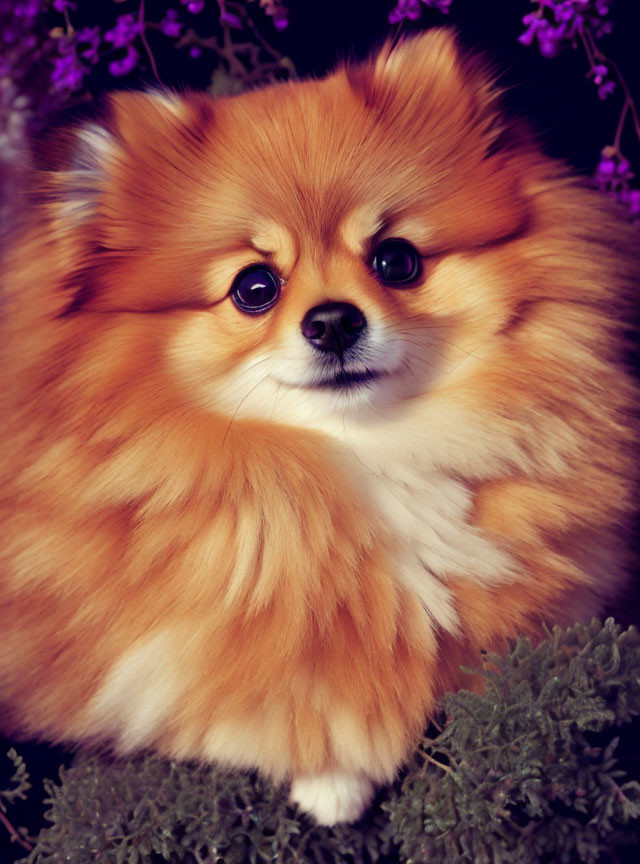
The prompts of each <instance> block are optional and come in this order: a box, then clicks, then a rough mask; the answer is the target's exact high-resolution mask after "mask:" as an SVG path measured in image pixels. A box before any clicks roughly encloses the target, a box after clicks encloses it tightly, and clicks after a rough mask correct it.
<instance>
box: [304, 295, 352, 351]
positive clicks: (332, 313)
mask: <svg viewBox="0 0 640 864" xmlns="http://www.w3.org/2000/svg"><path fill="white" fill-rule="evenodd" d="M366 327H367V319H366V318H365V317H364V314H363V313H362V312H361V311H360V309H358V307H357V306H354V305H353V304H352V303H336V302H332V303H322V304H321V305H320V306H314V307H313V309H309V311H308V312H307V314H306V315H305V316H304V318H303V319H302V324H301V325H300V329H301V330H302V335H303V336H304V337H305V339H308V340H309V342H311V344H312V345H313V346H314V347H315V348H317V349H318V351H333V352H334V353H335V354H337V355H338V357H339V358H340V359H341V360H342V355H343V354H344V352H345V351H346V350H347V348H351V346H352V345H353V344H354V343H355V342H357V341H358V339H359V338H360V337H361V336H362V334H363V333H364V331H365V329H366Z"/></svg>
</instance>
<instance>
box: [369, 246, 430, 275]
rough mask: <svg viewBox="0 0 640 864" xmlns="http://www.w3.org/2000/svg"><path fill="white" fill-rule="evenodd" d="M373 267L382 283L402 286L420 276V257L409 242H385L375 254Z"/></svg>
mask: <svg viewBox="0 0 640 864" xmlns="http://www.w3.org/2000/svg"><path fill="white" fill-rule="evenodd" d="M371 266H372V267H373V269H374V270H375V272H376V274H377V276H378V278H379V279H380V281H381V282H384V283H385V284H387V285H397V286H401V285H405V284H407V283H409V282H415V280H416V279H417V278H418V276H419V275H420V255H419V253H418V250H417V249H415V248H414V247H413V246H412V245H411V243H409V242H408V241H407V240H400V239H397V240H396V239H389V240H383V241H382V243H380V245H379V246H378V247H377V248H376V250H375V252H374V253H373V261H372V262H371Z"/></svg>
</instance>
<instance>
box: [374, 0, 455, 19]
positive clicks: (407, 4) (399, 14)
mask: <svg viewBox="0 0 640 864" xmlns="http://www.w3.org/2000/svg"><path fill="white" fill-rule="evenodd" d="M421 2H422V4H423V5H425V6H430V7H431V8H432V9H437V10H438V12H442V13H443V14H444V15H447V14H448V13H449V7H450V6H451V2H452V0H398V2H397V3H396V5H395V6H394V8H393V9H392V10H391V12H389V22H390V23H391V24H397V23H398V21H402V20H403V19H404V18H408V19H409V20H410V21H417V20H418V18H419V17H420V14H421V13H422V6H421V5H420V3H421Z"/></svg>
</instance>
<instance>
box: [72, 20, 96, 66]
mask: <svg viewBox="0 0 640 864" xmlns="http://www.w3.org/2000/svg"><path fill="white" fill-rule="evenodd" d="M76 38H77V41H78V45H85V46H86V47H85V48H82V49H81V50H79V51H78V53H79V55H80V56H81V57H82V58H83V60H88V61H89V62H90V63H97V62H98V48H99V47H100V28H99V27H83V29H82V30H78V32H77V33H76Z"/></svg>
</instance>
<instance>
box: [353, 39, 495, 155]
mask: <svg viewBox="0 0 640 864" xmlns="http://www.w3.org/2000/svg"><path fill="white" fill-rule="evenodd" d="M347 76H348V79H349V82H350V84H351V87H352V88H353V90H354V91H355V92H356V93H357V94H358V95H359V96H360V98H361V99H363V100H364V102H365V104H366V105H367V106H368V107H369V108H370V109H371V110H373V111H375V112H378V113H379V116H380V117H381V118H383V119H384V120H385V122H388V123H395V124H397V123H398V122H399V121H400V122H402V124H403V125H405V126H406V125H407V124H408V125H409V127H410V128H411V129H412V130H413V131H417V130H418V128H419V126H420V125H424V126H425V127H426V126H427V125H428V124H429V123H430V122H431V120H432V118H433V116H434V115H435V116H437V117H438V118H441V119H442V118H444V119H446V122H447V123H448V124H449V125H450V126H451V128H452V129H455V127H456V126H460V125H462V124H465V125H468V124H469V123H472V124H473V125H474V126H476V127H478V130H479V131H481V132H483V133H486V134H487V136H488V137H489V139H491V138H494V137H497V136H498V135H499V134H500V132H501V131H502V130H501V128H499V127H500V120H499V110H498V101H499V96H500V90H499V89H498V88H497V87H496V86H495V83H494V78H495V76H494V75H493V74H492V73H491V71H490V70H489V68H488V64H487V63H485V62H484V61H483V60H482V59H479V58H478V57H473V56H472V57H469V56H468V55H466V54H465V53H464V52H463V51H462V50H461V49H460V48H459V45H458V39H457V36H456V33H455V31H454V30H452V29H448V28H438V29H432V30H428V31H427V32H426V33H423V34H422V35H420V36H417V37H415V38H411V39H405V40H402V41H396V42H394V41H390V42H387V43H385V45H383V47H382V49H381V50H380V51H379V52H378V54H377V55H376V56H374V57H372V58H371V59H370V60H368V61H366V62H365V63H362V64H359V65H358V66H355V67H351V68H348V69H347Z"/></svg>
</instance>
